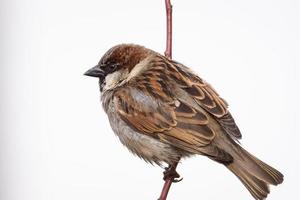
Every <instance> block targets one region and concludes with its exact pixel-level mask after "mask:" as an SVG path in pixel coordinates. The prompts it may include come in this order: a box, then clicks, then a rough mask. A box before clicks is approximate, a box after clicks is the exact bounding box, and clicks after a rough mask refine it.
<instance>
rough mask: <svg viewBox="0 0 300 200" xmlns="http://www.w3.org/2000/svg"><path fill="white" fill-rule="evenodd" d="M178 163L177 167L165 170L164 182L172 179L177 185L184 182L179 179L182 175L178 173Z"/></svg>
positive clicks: (171, 166)
mask: <svg viewBox="0 0 300 200" xmlns="http://www.w3.org/2000/svg"><path fill="white" fill-rule="evenodd" d="M176 167H177V163H176V165H169V166H168V167H166V168H165V171H164V180H165V181H166V180H168V179H172V182H173V183H177V182H179V181H181V180H182V178H180V179H178V178H179V177H180V175H179V174H178V173H177V171H176Z"/></svg>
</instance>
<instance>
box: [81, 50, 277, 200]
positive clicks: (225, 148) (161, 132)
mask: <svg viewBox="0 0 300 200" xmlns="http://www.w3.org/2000/svg"><path fill="white" fill-rule="evenodd" d="M85 75H87V76H92V77H97V78H99V86H100V91H101V101H102V105H103V109H104V110H105V112H106V113H107V116H108V119H109V122H110V125H111V128H112V129H113V131H114V133H115V134H116V135H117V136H118V137H119V139H120V141H121V143H122V144H124V145H125V146H126V147H127V148H128V149H129V150H130V151H131V152H132V153H133V154H135V155H137V156H138V157H140V158H142V159H143V160H145V161H146V162H149V163H152V164H157V165H159V166H162V165H163V164H168V165H169V172H172V169H174V166H176V165H177V163H178V162H179V161H180V160H181V159H182V158H187V157H190V156H192V155H203V156H207V157H208V158H210V159H211V160H213V161H216V162H218V163H220V164H222V165H224V166H225V167H227V168H228V169H229V170H230V171H231V172H232V173H233V174H234V175H236V176H237V177H238V178H239V180H240V181H241V182H242V183H243V184H244V186H245V187H246V188H247V189H248V190H249V192H250V193H251V195H252V196H253V197H254V199H257V200H261V199H265V198H266V197H267V195H268V194H269V192H270V191H269V185H278V184H280V183H282V182H283V175H282V174H281V173H280V172H279V171H277V170H276V169H274V168H273V167H271V166H269V165H267V164H266V163H264V162H263V161H261V160H259V159H258V158H256V157H255V156H253V155H252V154H250V153H249V152H247V151H246V150H245V149H243V148H242V147H241V146H240V143H239V139H241V137H242V135H241V133H240V130H239V128H238V127H237V125H236V123H235V121H234V119H233V117H232V115H231V114H230V112H229V111H228V104H227V103H226V101H225V100H224V99H222V98H221V97H220V96H219V95H218V93H217V92H216V91H215V90H214V89H213V88H212V87H211V86H210V85H209V84H208V83H207V82H206V81H204V80H203V79H202V78H200V77H199V76H197V75H196V74H195V73H194V72H193V71H192V70H191V69H189V68H188V67H186V66H184V65H183V64H181V63H179V62H176V61H174V60H171V59H168V58H167V57H165V56H163V55H161V54H159V53H157V52H155V51H153V50H150V49H147V48H145V47H143V46H140V45H135V44H120V45H117V46H114V47H112V48H111V49H109V50H108V51H107V52H106V53H105V54H104V56H103V57H102V58H101V60H100V61H99V63H98V64H97V65H96V66H95V67H93V68H91V69H89V70H88V71H87V72H86V73H85ZM167 172H168V171H167ZM173 173H176V171H175V172H174V170H173ZM166 174H167V173H166ZM173 175H174V174H173Z"/></svg>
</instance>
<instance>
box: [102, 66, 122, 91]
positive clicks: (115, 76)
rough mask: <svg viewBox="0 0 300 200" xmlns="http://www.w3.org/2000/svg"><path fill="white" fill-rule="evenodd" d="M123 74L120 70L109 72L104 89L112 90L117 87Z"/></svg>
mask: <svg viewBox="0 0 300 200" xmlns="http://www.w3.org/2000/svg"><path fill="white" fill-rule="evenodd" d="M121 75H122V74H121V73H120V72H119V71H115V72H113V73H111V74H108V75H107V76H106V77H105V85H104V87H103V90H110V89H113V88H115V87H116V86H117V84H118V82H119V81H120V79H121Z"/></svg>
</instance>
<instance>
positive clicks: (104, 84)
mask: <svg viewBox="0 0 300 200" xmlns="http://www.w3.org/2000/svg"><path fill="white" fill-rule="evenodd" d="M151 53H152V51H151V50H149V49H147V48H145V47H143V46H139V45H133V44H121V45H117V46H114V47H112V48H111V49H109V50H108V51H107V52H106V53H105V54H104V55H103V57H102V58H101V59H100V61H99V63H98V64H97V65H96V66H95V67H93V68H91V69H89V70H88V71H87V72H85V74H84V75H87V76H92V77H97V78H99V85H100V90H101V91H106V90H111V89H114V88H115V87H117V86H119V85H120V84H121V83H122V82H124V81H126V80H127V79H128V78H129V76H130V73H131V72H132V70H133V69H134V68H135V66H137V65H138V64H139V63H140V62H141V61H143V60H145V59H146V58H147V57H148V56H149V55H151Z"/></svg>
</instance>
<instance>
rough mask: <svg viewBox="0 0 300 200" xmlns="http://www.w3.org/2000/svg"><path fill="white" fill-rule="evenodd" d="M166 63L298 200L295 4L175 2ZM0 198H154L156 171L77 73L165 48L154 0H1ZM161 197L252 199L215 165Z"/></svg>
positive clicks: (93, 83) (91, 82) (299, 43)
mask: <svg viewBox="0 0 300 200" xmlns="http://www.w3.org/2000/svg"><path fill="white" fill-rule="evenodd" d="M173 4H174V46H173V48H174V51H173V58H174V59H175V60H177V61H180V62H182V63H184V64H186V65H187V66H190V67H191V68H192V69H193V70H194V71H196V72H197V73H199V75H200V76H201V77H203V78H204V79H206V80H207V81H208V82H210V83H211V84H212V85H213V86H214V87H215V89H217V90H218V92H219V93H220V94H221V96H222V97H224V98H225V99H226V100H227V101H228V102H229V104H230V110H231V112H232V113H233V115H234V117H235V119H236V122H237V124H238V125H239V127H240V129H241V131H242V133H243V140H242V144H243V146H244V147H245V148H246V149H248V150H249V151H251V152H252V153H253V154H255V155H256V156H258V157H259V158H261V159H262V160H264V161H266V162H267V163H269V164H271V165H272V166H274V167H276V168H278V169H279V170H280V171H282V172H283V174H284V175H285V182H284V184H283V185H280V186H279V187H276V188H275V187H272V188H271V194H270V196H269V199H271V200H272V199H273V200H282V199H299V193H298V191H297V190H299V178H300V174H299V168H300V156H299V151H300V148H299V142H300V137H299V134H300V133H299V130H300V129H299V119H297V118H296V117H297V113H299V111H300V108H299V100H300V98H299V85H300V81H299V64H300V58H299V56H300V39H299V35H300V26H299V24H300V23H299V21H300V14H299V13H300V2H299V1H298V0H285V1H283V0H281V1H279V0H253V1H246V0H226V1H222V0H215V1H208V0H202V1H199V0H198V1H196V0H186V1H183V0H181V1H180V0H174V1H173ZM0 20H1V22H0V23H1V32H0V35H1V37H0V39H1V45H0V50H1V52H0V53H1V54H0V57H1V60H0V61H1V67H0V69H1V71H0V72H1V73H0V88H1V104H0V106H1V107H0V108H1V116H0V117H1V122H0V131H1V135H0V141H1V146H0V159H1V160H0V184H1V185H0V190H1V191H0V199H1V200H67V199H72V200H86V199H88V200H100V199H130V200H133V199H137V200H141V199H146V200H148V199H149V200H154V199H157V198H158V196H159V193H160V190H161V188H162V184H163V182H162V171H163V170H162V169H161V168H159V167H153V166H151V165H149V164H146V163H144V162H143V161H142V160H140V159H138V158H137V157H134V156H132V155H131V154H130V153H129V152H128V151H127V150H126V149H125V147H123V146H122V145H121V144H120V143H119V141H118V139H117V138H116V137H115V136H114V134H113V132H112V131H111V129H110V127H109V124H108V120H107V118H106V115H105V114H104V112H103V110H102V108H101V106H100V103H99V89H98V83H97V80H96V79H92V78H89V77H84V76H83V75H82V74H83V73H84V72H85V71H86V70H87V69H88V68H90V67H92V66H94V65H95V64H96V63H97V62H98V60H99V59H100V57H101V56H102V55H103V54H104V52H105V51H106V50H107V49H108V48H110V47H111V46H113V45H115V44H118V43H137V44H141V45H145V46H146V47H149V48H151V49H153V50H156V51H158V52H163V51H164V48H165V10H164V1H163V0H156V1H153V0H152V1H149V0H148V1H146V0H144V1H142V0H119V1H117V0H106V1H103V0H85V1H76V0H2V1H1V3H0ZM178 171H179V172H180V174H181V175H182V176H183V177H184V180H183V181H182V182H181V183H178V184H175V185H173V186H172V188H171V193H170V196H169V197H170V198H169V199H170V200H185V199H202V200H206V199H209V200H217V199H221V198H222V199H249V200H250V199H252V197H251V196H250V195H249V193H248V191H247V190H246V189H245V188H244V186H243V185H242V184H241V183H240V182H239V181H238V179H237V178H236V177H235V176H234V175H233V174H231V173H230V172H229V171H228V170H227V169H225V168H224V167H223V166H221V165H219V164H217V163H214V162H212V161H210V160H208V159H207V158H204V157H201V156H198V157H194V158H192V159H189V160H184V161H183V162H182V164H180V166H179V168H178Z"/></svg>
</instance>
